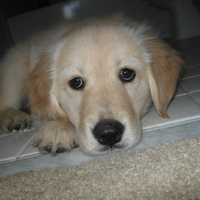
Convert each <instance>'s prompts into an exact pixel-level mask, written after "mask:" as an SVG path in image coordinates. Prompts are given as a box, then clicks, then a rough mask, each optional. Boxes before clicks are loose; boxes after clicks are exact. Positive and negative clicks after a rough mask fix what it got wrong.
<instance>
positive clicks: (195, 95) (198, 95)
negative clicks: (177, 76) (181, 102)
mask: <svg viewBox="0 0 200 200" xmlns="http://www.w3.org/2000/svg"><path fill="white" fill-rule="evenodd" d="M190 96H191V97H192V98H193V99H194V101H195V102H197V103H198V104H199V105H200V91H199V92H194V93H192V94H190Z"/></svg>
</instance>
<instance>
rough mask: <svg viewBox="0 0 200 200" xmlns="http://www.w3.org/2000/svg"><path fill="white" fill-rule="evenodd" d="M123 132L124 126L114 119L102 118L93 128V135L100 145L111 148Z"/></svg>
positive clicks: (118, 140)
mask: <svg viewBox="0 0 200 200" xmlns="http://www.w3.org/2000/svg"><path fill="white" fill-rule="evenodd" d="M123 132H124V126H123V125H122V124H121V123H120V122H118V121H116V120H104V121H100V122H98V123H97V124H96V126H95V127H94V129H93V135H94V136H95V138H96V139H97V141H98V142H99V143H100V144H102V145H107V146H110V147H111V148H112V147H113V146H114V145H115V144H116V143H118V142H120V140H121V138H122V135H123Z"/></svg>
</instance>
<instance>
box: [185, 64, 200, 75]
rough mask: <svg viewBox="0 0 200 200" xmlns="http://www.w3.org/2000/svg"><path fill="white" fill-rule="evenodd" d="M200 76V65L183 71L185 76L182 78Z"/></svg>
mask: <svg viewBox="0 0 200 200" xmlns="http://www.w3.org/2000/svg"><path fill="white" fill-rule="evenodd" d="M196 76H200V64H199V65H198V66H196V67H190V68H187V69H185V70H184V71H183V74H182V76H181V79H187V78H192V77H196Z"/></svg>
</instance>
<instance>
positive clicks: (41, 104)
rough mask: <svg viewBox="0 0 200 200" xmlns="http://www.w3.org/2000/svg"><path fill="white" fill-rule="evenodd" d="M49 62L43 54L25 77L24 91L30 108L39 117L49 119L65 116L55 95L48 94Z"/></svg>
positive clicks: (49, 86)
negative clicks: (26, 77)
mask: <svg viewBox="0 0 200 200" xmlns="http://www.w3.org/2000/svg"><path fill="white" fill-rule="evenodd" d="M50 64H51V63H50V59H48V58H47V57H45V56H44V57H42V59H40V61H39V62H38V64H37V65H36V67H35V69H34V70H33V72H32V73H31V74H30V75H29V77H28V79H27V84H26V86H25V93H26V94H27V96H28V100H29V103H30V106H31V109H32V110H33V111H34V112H36V113H37V115H38V116H39V117H42V118H45V119H49V120H55V119H62V118H66V115H65V114H64V112H63V110H62V109H61V107H60V106H59V103H58V101H57V99H56V97H54V96H53V95H51V94H50V90H51V87H52V80H51V77H50V72H49V71H50V70H49V66H50Z"/></svg>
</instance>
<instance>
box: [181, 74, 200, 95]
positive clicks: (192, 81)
mask: <svg viewBox="0 0 200 200" xmlns="http://www.w3.org/2000/svg"><path fill="white" fill-rule="evenodd" d="M180 85H181V87H182V88H183V89H184V90H185V91H186V92H187V93H192V92H197V91H199V90H200V76H197V77H194V78H189V79H184V80H181V81H180Z"/></svg>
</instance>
